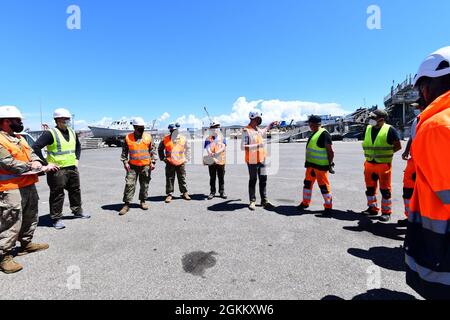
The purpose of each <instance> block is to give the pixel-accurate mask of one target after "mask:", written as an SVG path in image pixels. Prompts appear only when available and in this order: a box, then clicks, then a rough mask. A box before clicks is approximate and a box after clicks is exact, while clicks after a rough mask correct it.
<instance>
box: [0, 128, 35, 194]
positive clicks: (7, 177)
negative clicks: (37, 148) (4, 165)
mask: <svg viewBox="0 0 450 320" xmlns="http://www.w3.org/2000/svg"><path fill="white" fill-rule="evenodd" d="M16 137H17V138H19V139H20V142H19V144H16V143H14V142H11V141H10V140H9V139H8V138H7V137H6V136H5V134H4V133H0V144H1V145H2V146H3V147H4V148H5V149H6V150H8V152H9V153H10V154H11V155H12V156H13V157H14V159H16V160H17V161H23V162H27V163H28V162H31V148H30V146H29V145H28V143H27V141H26V140H25V139H24V138H23V137H21V136H19V135H17V136H16ZM38 181H39V179H38V176H37V175H29V176H21V175H18V174H15V173H12V172H9V171H6V170H2V169H0V192H5V191H9V190H16V189H21V188H25V187H28V186H31V185H33V184H35V183H36V182H38Z"/></svg>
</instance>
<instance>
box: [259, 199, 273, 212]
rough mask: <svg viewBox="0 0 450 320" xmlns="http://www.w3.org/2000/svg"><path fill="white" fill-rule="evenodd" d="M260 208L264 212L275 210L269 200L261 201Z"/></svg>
mask: <svg viewBox="0 0 450 320" xmlns="http://www.w3.org/2000/svg"><path fill="white" fill-rule="evenodd" d="M261 207H263V208H264V209H266V210H270V209H273V208H275V206H274V205H273V204H272V203H271V202H270V201H269V200H263V201H261Z"/></svg>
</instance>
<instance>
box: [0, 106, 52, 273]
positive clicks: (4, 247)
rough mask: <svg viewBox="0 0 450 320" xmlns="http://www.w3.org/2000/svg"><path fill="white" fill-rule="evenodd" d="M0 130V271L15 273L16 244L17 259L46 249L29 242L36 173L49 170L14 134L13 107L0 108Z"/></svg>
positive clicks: (16, 114) (17, 122)
mask: <svg viewBox="0 0 450 320" xmlns="http://www.w3.org/2000/svg"><path fill="white" fill-rule="evenodd" d="M0 129H1V132H0V271H2V272H4V273H15V272H18V271H20V270H22V266H21V265H20V264H19V263H17V262H15V261H14V259H13V255H12V251H13V250H14V248H15V246H16V242H17V241H19V242H20V250H19V253H18V255H19V256H22V255H26V254H29V253H33V252H37V251H41V250H46V249H48V247H49V246H48V244H36V243H33V242H32V239H33V235H34V231H35V230H36V227H37V225H38V220H39V218H38V205H39V196H38V193H37V190H36V186H35V184H36V183H37V182H38V176H37V173H38V172H42V171H43V172H45V171H48V170H50V169H52V168H53V167H52V166H49V167H44V166H43V165H42V161H41V160H40V159H39V157H38V156H37V155H36V154H35V153H34V152H33V151H32V149H31V148H30V146H29V145H28V143H27V141H26V140H25V139H24V138H23V137H22V136H20V135H19V134H17V133H20V132H22V131H23V129H24V127H23V124H22V114H21V113H20V111H19V110H18V109H17V108H16V107H14V106H3V107H0Z"/></svg>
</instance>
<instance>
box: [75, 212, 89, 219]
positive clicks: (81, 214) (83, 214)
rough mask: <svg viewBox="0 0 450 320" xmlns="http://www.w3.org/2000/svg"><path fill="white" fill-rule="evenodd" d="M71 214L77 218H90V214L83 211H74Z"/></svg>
mask: <svg viewBox="0 0 450 320" xmlns="http://www.w3.org/2000/svg"><path fill="white" fill-rule="evenodd" d="M73 216H74V217H75V218H77V219H84V220H87V219H90V218H91V215H90V214H87V213H83V212H80V213H74V214H73Z"/></svg>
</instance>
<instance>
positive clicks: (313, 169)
mask: <svg viewBox="0 0 450 320" xmlns="http://www.w3.org/2000/svg"><path fill="white" fill-rule="evenodd" d="M308 124H309V127H310V129H311V131H312V135H311V137H310V138H309V141H308V144H307V146H306V163H305V167H306V177H305V184H304V188H303V202H302V203H301V204H300V206H299V207H298V208H299V210H305V209H307V208H308V207H309V205H310V204H311V198H312V190H313V186H314V183H315V182H316V181H317V183H318V185H319V188H320V191H321V193H322V196H323V199H324V201H325V203H324V207H325V210H324V214H325V215H330V214H331V213H332V211H333V196H332V194H331V187H330V182H329V180H328V172H330V173H334V169H333V168H334V163H333V160H334V151H333V142H332V139H331V135H330V134H329V133H328V131H327V130H326V129H324V128H322V127H321V125H322V119H321V118H320V117H318V116H311V117H310V118H309V120H308Z"/></svg>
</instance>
